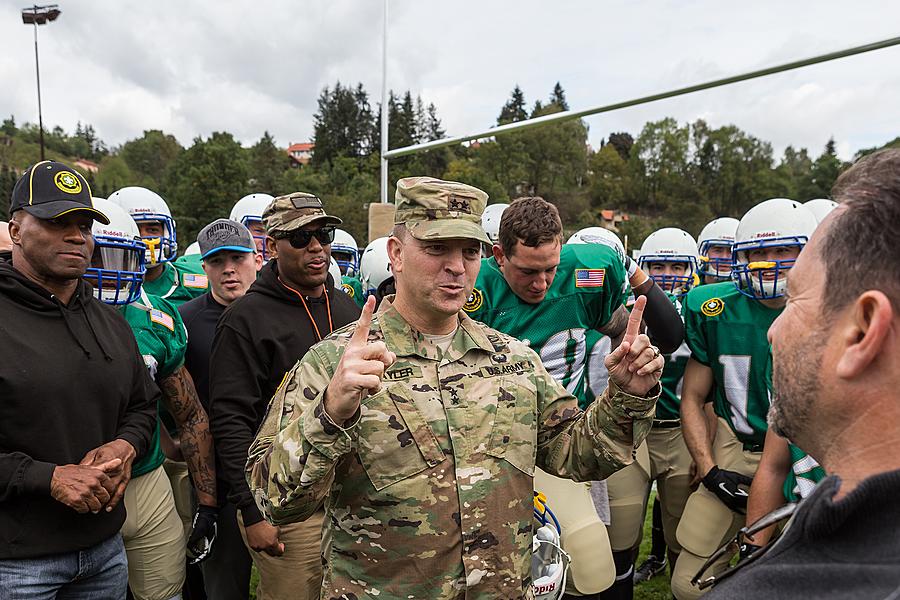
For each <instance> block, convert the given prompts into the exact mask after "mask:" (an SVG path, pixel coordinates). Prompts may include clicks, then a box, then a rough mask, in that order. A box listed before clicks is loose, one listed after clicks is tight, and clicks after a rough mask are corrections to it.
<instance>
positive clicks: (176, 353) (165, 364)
mask: <svg viewBox="0 0 900 600" xmlns="http://www.w3.org/2000/svg"><path fill="white" fill-rule="evenodd" d="M119 311H120V312H121V314H122V316H123V317H125V320H126V321H128V325H130V326H131V331H132V332H133V333H134V337H135V339H136V340H137V344H138V349H139V350H140V351H141V355H142V356H143V357H144V364H146V365H147V369H148V370H149V371H150V376H151V377H152V378H153V380H154V381H161V380H163V379H165V378H167V377H169V376H171V375H172V374H173V373H174V372H175V371H177V370H178V369H179V368H180V367H181V365H183V364H184V353H185V349H186V347H187V330H186V329H185V328H184V322H183V321H182V320H181V315H180V314H178V310H177V309H176V308H175V306H173V305H172V303H170V302H169V301H167V300H164V299H162V298H158V297H156V296H150V295H148V294H146V293H145V292H144V291H143V290H142V291H141V298H140V299H139V300H138V301H137V302H132V303H131V304H128V305H126V306H123V307H121V308H119ZM158 408H159V407H157V409H158ZM164 460H165V456H163V452H162V449H161V448H160V446H159V418H158V417H157V421H156V427H155V428H154V430H153V439H152V441H151V443H150V447H149V449H148V450H147V454H145V455H144V457H143V458H142V459H141V460H140V461H138V462H137V463H135V464H134V466H132V468H131V473H132V477H138V476H139V475H143V474H145V473H149V472H150V471H152V470H153V469H155V468H157V467H159V466H160V465H161V464H163V461H164Z"/></svg>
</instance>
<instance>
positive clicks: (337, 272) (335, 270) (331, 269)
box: [328, 256, 341, 288]
mask: <svg viewBox="0 0 900 600" xmlns="http://www.w3.org/2000/svg"><path fill="white" fill-rule="evenodd" d="M328 274H329V275H331V278H332V279H333V280H334V287H336V288H339V287H340V285H341V267H340V266H338V263H337V261H336V260H335V259H334V257H333V256H332V257H331V264H330V265H328Z"/></svg>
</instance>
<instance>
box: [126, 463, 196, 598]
mask: <svg viewBox="0 0 900 600" xmlns="http://www.w3.org/2000/svg"><path fill="white" fill-rule="evenodd" d="M124 501H125V511H126V512H127V516H126V518H125V524H124V525H123V526H122V540H123V541H124V542H125V553H126V554H127V555H128V586H129V587H130V588H131V593H132V594H133V595H134V597H135V599H136V600H169V598H173V597H175V596H178V595H179V594H180V593H181V586H182V585H183V584H184V571H185V538H184V529H183V528H182V525H181V520H180V519H179V518H178V513H177V512H176V510H175V499H174V498H173V496H172V486H171V485H170V484H169V479H168V477H166V472H165V470H164V469H163V468H162V467H159V468H157V469H154V470H153V471H150V472H149V473H145V474H144V475H141V476H140V477H135V478H134V479H132V480H131V481H129V482H128V487H126V488H125V499H124Z"/></svg>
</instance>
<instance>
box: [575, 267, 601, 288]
mask: <svg viewBox="0 0 900 600" xmlns="http://www.w3.org/2000/svg"><path fill="white" fill-rule="evenodd" d="M605 279H606V269H575V287H577V288H599V287H603V281H604V280H605Z"/></svg>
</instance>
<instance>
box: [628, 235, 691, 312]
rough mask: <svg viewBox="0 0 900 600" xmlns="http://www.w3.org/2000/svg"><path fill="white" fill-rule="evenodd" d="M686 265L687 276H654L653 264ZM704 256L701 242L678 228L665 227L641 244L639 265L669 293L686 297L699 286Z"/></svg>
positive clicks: (685, 274)
mask: <svg viewBox="0 0 900 600" xmlns="http://www.w3.org/2000/svg"><path fill="white" fill-rule="evenodd" d="M660 262H661V263H666V262H671V263H686V264H687V269H686V270H685V273H684V275H652V274H650V265H651V264H652V263H660ZM699 262H700V256H699V254H698V253H697V241H696V240H695V239H694V237H693V236H692V235H691V234H689V233H688V232H687V231H684V230H682V229H678V228H677V227H663V228H662V229H657V230H656V231H654V232H653V233H651V234H650V235H648V236H647V239H645V240H644V243H643V244H642V245H641V253H640V255H639V256H638V260H637V263H638V266H639V267H640V268H641V269H643V271H644V272H645V273H647V274H648V275H650V277H651V278H652V279H653V281H655V282H656V285H658V286H659V287H660V289H662V290H663V291H665V292H670V293H672V294H676V295H683V294H686V293H687V292H688V290H690V289H691V288H692V287H693V286H694V285H695V284H696V283H697V272H698V270H699Z"/></svg>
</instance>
